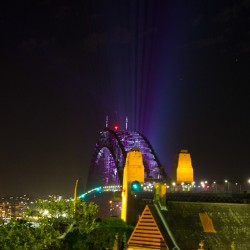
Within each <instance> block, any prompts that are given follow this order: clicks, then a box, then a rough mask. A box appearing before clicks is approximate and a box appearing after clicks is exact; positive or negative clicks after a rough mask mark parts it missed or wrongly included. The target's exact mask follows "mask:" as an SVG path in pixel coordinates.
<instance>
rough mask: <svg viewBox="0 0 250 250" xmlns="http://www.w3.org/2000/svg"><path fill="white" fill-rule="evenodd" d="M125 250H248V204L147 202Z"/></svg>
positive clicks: (249, 246)
mask: <svg viewBox="0 0 250 250" xmlns="http://www.w3.org/2000/svg"><path fill="white" fill-rule="evenodd" d="M146 210H147V211H146ZM199 244H200V245H199ZM127 249H129V250H130V249H181V250H191V249H207V250H208V249H209V250H223V249H235V250H236V249H237V250H248V249H250V204H232V203H206V202H204V203H202V202H176V201H170V202H168V203H167V206H165V207H162V206H161V205H159V203H158V204H149V205H147V206H146V207H145V209H144V211H143V213H142V216H141V217H140V219H139V220H138V222H137V225H136V227H135V229H134V232H133V233H132V235H131V237H130V239H129V241H128V246H127Z"/></svg>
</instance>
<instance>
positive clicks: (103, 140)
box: [87, 129, 168, 190]
mask: <svg viewBox="0 0 250 250" xmlns="http://www.w3.org/2000/svg"><path fill="white" fill-rule="evenodd" d="M131 148H139V150H140V151H141V152H142V155H143V164H144V168H145V181H149V182H150V181H163V180H167V179H168V177H167V175H166V172H165V169H164V168H163V166H162V165H161V164H160V161H159V160H158V158H157V156H156V154H155V152H154V150H153V148H152V146H151V145H150V143H149V141H148V140H147V138H146V137H145V136H144V135H143V134H141V133H139V132H136V131H129V130H116V131H114V130H111V129H105V130H103V131H101V132H100V137H99V139H98V141H97V143H96V145H95V149H94V154H93V157H92V161H91V166H90V169H89V176H88V181H87V190H90V189H92V188H95V187H97V186H107V185H109V186H110V185H122V179H123V168H124V166H125V160H126V155H127V152H128V151H129V150H130V149H131Z"/></svg>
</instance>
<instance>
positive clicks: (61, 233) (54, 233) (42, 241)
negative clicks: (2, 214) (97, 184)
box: [0, 198, 133, 250]
mask: <svg viewBox="0 0 250 250" xmlns="http://www.w3.org/2000/svg"><path fill="white" fill-rule="evenodd" d="M97 210H98V206H97V205H96V204H94V203H86V202H84V201H82V200H80V199H77V200H76V201H73V200H72V201H65V200H62V199H61V200H53V199H52V198H51V199H49V200H46V201H44V200H38V201H37V203H36V206H35V208H34V209H30V210H29V211H28V212H27V215H26V216H25V218H23V219H21V220H15V219H12V220H11V221H10V222H9V223H7V224H4V223H2V224H1V225H0V249H6V250H13V249H17V250H19V249H22V250H24V249H32V250H41V249H53V250H56V249H65V250H67V249H68V250H70V249H84V250H88V249H89V250H90V249H91V250H95V249H96V250H101V249H112V247H113V245H114V241H115V239H116V238H117V242H118V246H119V249H122V245H123V242H124V239H126V238H128V237H129V235H130V234H131V232H132V230H133V228H132V227H131V226H128V225H127V224H126V223H125V222H123V221H122V220H121V219H119V218H108V219H105V220H98V219H95V214H96V212H97Z"/></svg>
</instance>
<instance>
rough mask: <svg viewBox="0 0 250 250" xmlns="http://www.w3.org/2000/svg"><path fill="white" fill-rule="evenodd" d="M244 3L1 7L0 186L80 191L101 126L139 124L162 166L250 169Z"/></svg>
mask: <svg viewBox="0 0 250 250" xmlns="http://www.w3.org/2000/svg"><path fill="white" fill-rule="evenodd" d="M249 11H250V1H248V0H245V1H239V2H237V3H235V2H234V1H224V0H223V1H220V2H219V3H218V2H217V1H204V2H202V3H201V2H200V1H192V2H186V1H176V2H175V3H172V2H171V1H123V0H119V1H97V0H95V1H82V2H81V1H79V2H78V1H74V2H73V3H72V2H71V1H67V0H66V1H63V2H61V1H58V2H54V1H50V0H49V1H35V2H26V3H23V2H18V1H8V2H5V3H1V6H0V26H1V30H2V39H1V41H0V50H1V59H0V65H1V74H0V82H1V94H0V96H1V110H2V112H1V114H2V116H1V123H0V124H1V125H0V126H1V132H0V134H1V136H0V138H1V140H0V149H1V154H0V171H1V177H0V194H1V195H4V194H10V195H12V194H13V195H15V194H30V195H47V194H59V195H71V194H72V195H73V191H74V185H75V181H76V179H79V180H80V181H79V190H81V189H83V187H84V185H85V183H86V178H87V175H88V168H89V166H90V161H91V157H92V154H93V150H94V146H95V143H96V142H97V140H98V136H99V132H100V131H101V130H102V129H104V128H105V122H106V116H107V115H108V116H109V126H110V128H113V125H115V123H118V125H119V126H121V129H124V128H123V126H124V125H125V119H126V117H128V129H129V130H138V131H140V132H142V133H143V134H144V135H145V136H146V137H147V138H148V140H149V142H150V143H151V144H152V147H153V148H154V150H155V152H156V155H157V156H158V158H159V160H160V162H161V164H162V165H163V166H164V167H165V168H166V172H167V174H168V175H170V174H171V168H172V167H173V165H174V156H175V155H176V154H177V153H178V152H179V151H180V150H181V149H187V150H188V151H189V152H190V154H191V158H192V163H193V167H194V171H195V179H202V178H206V179H209V180H215V181H216V180H222V181H223V180H225V179H227V180H231V181H244V180H245V181H246V180H247V179H249V177H250V172H249V166H250V159H249V155H250V148H249V144H250V133H249V125H250V119H249V108H250V100H249V97H248V86H247V85H248V82H249V80H250V75H249V74H250V73H249V69H248V68H249V65H250V62H249V60H250V45H249V44H250V28H249V27H250V26H249V22H250V20H249Z"/></svg>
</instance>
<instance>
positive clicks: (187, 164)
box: [174, 149, 194, 183]
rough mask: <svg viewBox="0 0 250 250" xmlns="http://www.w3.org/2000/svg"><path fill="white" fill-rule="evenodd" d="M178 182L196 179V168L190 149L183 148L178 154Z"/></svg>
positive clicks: (188, 181)
mask: <svg viewBox="0 0 250 250" xmlns="http://www.w3.org/2000/svg"><path fill="white" fill-rule="evenodd" d="M174 169H175V171H176V182H177V183H183V182H184V183H192V182H193V181H194V170H193V167H192V161H191V156H190V153H188V150H186V149H182V150H181V151H180V153H179V154H178V156H177V161H176V167H175V168H174Z"/></svg>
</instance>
